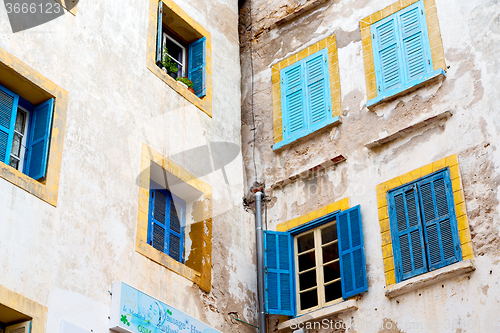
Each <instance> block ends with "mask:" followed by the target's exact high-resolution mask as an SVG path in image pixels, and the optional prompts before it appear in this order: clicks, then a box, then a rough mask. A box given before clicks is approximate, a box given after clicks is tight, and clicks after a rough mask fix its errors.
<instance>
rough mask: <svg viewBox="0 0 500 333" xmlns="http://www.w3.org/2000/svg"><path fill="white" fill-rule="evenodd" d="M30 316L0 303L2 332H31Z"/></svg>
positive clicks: (0, 326)
mask: <svg viewBox="0 0 500 333" xmlns="http://www.w3.org/2000/svg"><path fill="white" fill-rule="evenodd" d="M31 320H32V318H30V317H29V316H26V315H25V314H22V313H21V312H18V311H16V310H14V309H11V308H9V307H7V306H5V305H2V304H0V333H30V332H31Z"/></svg>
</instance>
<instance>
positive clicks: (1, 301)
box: [0, 286, 48, 333]
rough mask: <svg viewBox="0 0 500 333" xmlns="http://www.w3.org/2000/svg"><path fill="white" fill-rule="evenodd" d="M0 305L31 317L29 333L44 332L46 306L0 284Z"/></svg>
mask: <svg viewBox="0 0 500 333" xmlns="http://www.w3.org/2000/svg"><path fill="white" fill-rule="evenodd" d="M0 305H3V306H6V307H8V308H10V309H12V310H15V311H17V312H19V313H22V314H23V315H25V316H28V317H30V318H31V333H45V330H46V324H47V312H48V309H47V307H45V306H43V305H41V304H39V303H37V302H35V301H32V300H31V299H29V298H26V297H24V296H22V295H19V294H17V293H15V292H13V291H11V290H9V289H7V288H5V287H2V286H0Z"/></svg>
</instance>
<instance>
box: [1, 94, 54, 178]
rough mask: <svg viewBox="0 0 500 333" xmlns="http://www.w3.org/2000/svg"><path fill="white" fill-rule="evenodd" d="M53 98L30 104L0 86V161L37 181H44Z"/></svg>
mask: <svg viewBox="0 0 500 333" xmlns="http://www.w3.org/2000/svg"><path fill="white" fill-rule="evenodd" d="M53 107H54V99H49V100H47V101H45V102H43V103H41V104H38V105H36V106H35V105H33V104H31V103H30V102H28V101H27V100H25V99H23V98H22V97H20V96H19V95H17V94H15V93H13V92H12V91H10V90H8V89H7V88H5V87H3V86H0V161H2V162H4V163H5V164H8V165H10V166H11V167H13V168H15V169H16V170H19V171H21V172H23V173H24V174H26V175H28V176H29V177H31V178H33V179H35V180H39V179H43V178H45V175H46V171H47V160H48V153H49V144H50V134H51V128H52V113H53Z"/></svg>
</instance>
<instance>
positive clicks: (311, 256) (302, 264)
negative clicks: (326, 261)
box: [299, 251, 316, 272]
mask: <svg viewBox="0 0 500 333" xmlns="http://www.w3.org/2000/svg"><path fill="white" fill-rule="evenodd" d="M315 252H316V251H312V252H308V253H305V254H302V255H299V272H302V271H305V270H307V269H309V268H313V267H315V266H316V256H315Z"/></svg>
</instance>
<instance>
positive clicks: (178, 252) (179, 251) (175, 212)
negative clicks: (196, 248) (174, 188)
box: [167, 192, 183, 262]
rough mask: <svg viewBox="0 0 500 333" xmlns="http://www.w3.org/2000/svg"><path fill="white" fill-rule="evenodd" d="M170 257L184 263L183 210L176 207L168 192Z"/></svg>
mask: <svg viewBox="0 0 500 333" xmlns="http://www.w3.org/2000/svg"><path fill="white" fill-rule="evenodd" d="M168 199H169V201H170V202H169V203H168V214H167V216H168V219H169V228H168V229H169V232H168V255H169V256H170V257H172V258H174V259H175V260H177V261H179V262H182V256H183V247H182V243H183V241H182V222H181V221H182V216H183V212H182V208H181V207H180V210H179V209H177V207H176V206H175V202H174V198H173V197H172V193H170V192H168Z"/></svg>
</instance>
